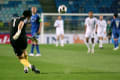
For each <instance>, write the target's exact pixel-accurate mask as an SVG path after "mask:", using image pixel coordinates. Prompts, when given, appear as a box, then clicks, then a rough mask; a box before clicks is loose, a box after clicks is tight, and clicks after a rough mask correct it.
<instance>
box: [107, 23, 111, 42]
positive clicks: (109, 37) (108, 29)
mask: <svg viewBox="0 0 120 80" xmlns="http://www.w3.org/2000/svg"><path fill="white" fill-rule="evenodd" d="M110 23H111V22H110V21H107V28H106V32H107V38H108V43H109V44H110V39H111V36H112V29H111V28H110Z"/></svg>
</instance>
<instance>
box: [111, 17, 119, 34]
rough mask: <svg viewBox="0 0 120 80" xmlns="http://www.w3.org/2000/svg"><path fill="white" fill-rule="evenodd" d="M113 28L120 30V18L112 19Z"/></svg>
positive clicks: (114, 30)
mask: <svg viewBox="0 0 120 80" xmlns="http://www.w3.org/2000/svg"><path fill="white" fill-rule="evenodd" d="M111 28H112V31H113V32H116V31H120V19H113V20H112V21H111Z"/></svg>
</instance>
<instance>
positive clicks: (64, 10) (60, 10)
mask: <svg viewBox="0 0 120 80" xmlns="http://www.w3.org/2000/svg"><path fill="white" fill-rule="evenodd" d="M58 12H59V13H66V12H67V7H66V6H65V5H60V6H59V7H58Z"/></svg>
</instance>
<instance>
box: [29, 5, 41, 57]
mask: <svg viewBox="0 0 120 80" xmlns="http://www.w3.org/2000/svg"><path fill="white" fill-rule="evenodd" d="M31 11H32V16H31V25H32V27H31V34H32V37H33V38H34V39H32V46H31V52H30V54H29V56H34V48H35V47H36V50H37V54H36V56H41V54H40V50H39V45H38V40H37V39H38V38H39V34H40V29H41V19H40V17H39V15H38V14H37V8H36V7H32V8H31Z"/></svg>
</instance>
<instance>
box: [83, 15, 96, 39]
mask: <svg viewBox="0 0 120 80" xmlns="http://www.w3.org/2000/svg"><path fill="white" fill-rule="evenodd" d="M96 24H97V18H96V17H93V18H90V17H87V18H86V19H85V25H86V33H85V37H94V33H95V28H96Z"/></svg>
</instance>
